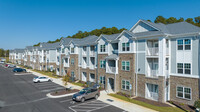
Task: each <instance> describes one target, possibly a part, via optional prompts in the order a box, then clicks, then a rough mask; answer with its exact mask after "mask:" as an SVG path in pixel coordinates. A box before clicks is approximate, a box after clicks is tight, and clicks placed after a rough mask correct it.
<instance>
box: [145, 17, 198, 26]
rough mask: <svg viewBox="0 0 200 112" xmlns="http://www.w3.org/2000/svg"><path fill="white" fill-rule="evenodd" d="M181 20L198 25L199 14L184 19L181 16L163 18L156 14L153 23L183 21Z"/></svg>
mask: <svg viewBox="0 0 200 112" xmlns="http://www.w3.org/2000/svg"><path fill="white" fill-rule="evenodd" d="M148 21H150V20H148ZM183 21H185V22H188V23H191V24H193V25H195V26H198V27H200V16H198V17H194V18H187V19H184V18H182V17H180V18H179V19H177V18H175V17H169V18H165V17H163V16H157V17H156V19H155V20H154V23H163V24H171V23H178V22H183Z"/></svg>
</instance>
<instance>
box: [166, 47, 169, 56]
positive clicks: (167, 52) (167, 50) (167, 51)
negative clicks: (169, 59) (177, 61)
mask: <svg viewBox="0 0 200 112" xmlns="http://www.w3.org/2000/svg"><path fill="white" fill-rule="evenodd" d="M166 55H169V48H168V47H166Z"/></svg>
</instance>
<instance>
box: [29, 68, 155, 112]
mask: <svg viewBox="0 0 200 112" xmlns="http://www.w3.org/2000/svg"><path fill="white" fill-rule="evenodd" d="M27 71H28V72H32V73H33V74H34V75H37V76H46V75H43V74H40V73H38V72H34V71H32V70H27ZM52 79H53V82H54V83H56V84H59V85H61V86H64V87H72V88H73V89H79V90H81V89H83V87H80V86H77V85H74V84H71V83H68V85H67V86H65V85H64V84H63V82H62V78H52ZM98 100H100V101H103V102H105V103H108V104H110V105H113V106H116V107H118V108H121V109H123V110H125V111H128V112H157V111H155V110H152V109H149V108H146V107H142V106H140V105H136V104H134V103H130V102H127V101H123V100H120V99H117V98H114V97H112V96H109V95H108V94H107V92H106V91H101V93H100V97H99V98H98Z"/></svg>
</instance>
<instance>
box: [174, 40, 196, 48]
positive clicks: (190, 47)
mask: <svg viewBox="0 0 200 112" xmlns="http://www.w3.org/2000/svg"><path fill="white" fill-rule="evenodd" d="M187 39H188V40H190V44H185V40H187ZM178 40H182V41H183V44H182V45H183V50H178ZM185 45H190V50H185ZM176 47H177V49H176V50H177V51H191V50H192V39H190V38H182V39H177V40H176Z"/></svg>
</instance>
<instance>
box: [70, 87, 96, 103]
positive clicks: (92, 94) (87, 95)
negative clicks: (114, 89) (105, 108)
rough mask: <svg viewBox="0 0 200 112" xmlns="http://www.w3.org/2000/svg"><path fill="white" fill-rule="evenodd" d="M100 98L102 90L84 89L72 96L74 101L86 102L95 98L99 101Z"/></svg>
mask: <svg viewBox="0 0 200 112" xmlns="http://www.w3.org/2000/svg"><path fill="white" fill-rule="evenodd" d="M99 96H100V90H99V89H98V88H93V87H92V88H84V89H82V90H81V91H79V92H78V93H76V94H74V95H73V96H72V100H74V101H80V102H84V101H85V100H86V99H91V98H95V99H98V97H99Z"/></svg>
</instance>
